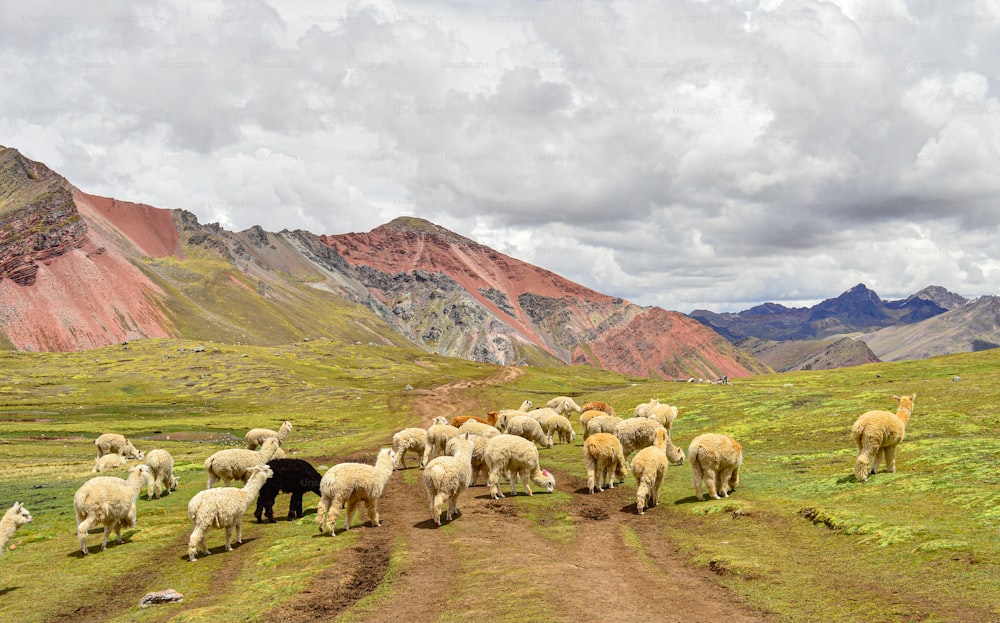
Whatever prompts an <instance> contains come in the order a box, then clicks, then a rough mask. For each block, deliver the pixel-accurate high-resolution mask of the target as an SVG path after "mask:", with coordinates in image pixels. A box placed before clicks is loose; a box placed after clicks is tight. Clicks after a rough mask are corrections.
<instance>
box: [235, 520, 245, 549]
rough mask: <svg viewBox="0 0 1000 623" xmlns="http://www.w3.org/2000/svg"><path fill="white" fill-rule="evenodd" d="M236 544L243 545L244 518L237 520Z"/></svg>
mask: <svg viewBox="0 0 1000 623" xmlns="http://www.w3.org/2000/svg"><path fill="white" fill-rule="evenodd" d="M236 542H237V543H239V544H240V545H243V516H242V515H240V516H239V517H237V518H236Z"/></svg>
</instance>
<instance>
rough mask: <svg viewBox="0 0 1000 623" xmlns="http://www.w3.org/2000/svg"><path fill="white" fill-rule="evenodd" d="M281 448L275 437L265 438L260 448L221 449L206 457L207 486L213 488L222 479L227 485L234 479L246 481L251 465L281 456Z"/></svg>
mask: <svg viewBox="0 0 1000 623" xmlns="http://www.w3.org/2000/svg"><path fill="white" fill-rule="evenodd" d="M279 450H281V446H280V442H279V441H278V440H277V439H276V438H274V437H269V438H268V439H265V440H264V443H263V444H262V445H261V447H260V450H247V449H245V448H230V449H228V450H219V451H218V452H216V453H215V454H213V455H212V456H210V457H208V458H207V459H205V471H206V472H208V484H207V485H206V487H205V488H206V489H211V488H212V485H214V484H215V483H217V482H218V481H220V480H221V481H222V483H223V484H224V485H226V486H229V483H230V482H232V481H233V480H239V481H240V482H244V483H245V482H246V481H247V478H248V477H249V474H250V468H251V467H253V466H254V465H263V464H264V463H267V462H268V461H270V460H271V459H275V458H279V457H278V452H279Z"/></svg>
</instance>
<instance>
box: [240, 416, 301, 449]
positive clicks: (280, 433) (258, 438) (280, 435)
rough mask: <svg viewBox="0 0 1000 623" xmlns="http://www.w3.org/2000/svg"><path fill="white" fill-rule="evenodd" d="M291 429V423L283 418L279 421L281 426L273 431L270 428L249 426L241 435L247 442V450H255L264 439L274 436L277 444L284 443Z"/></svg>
mask: <svg viewBox="0 0 1000 623" xmlns="http://www.w3.org/2000/svg"><path fill="white" fill-rule="evenodd" d="M291 430H292V423H291V422H289V421H288V420H285V421H284V422H282V423H281V428H279V429H278V430H276V431H274V430H271V429H270V428H251V429H250V430H248V431H247V434H246V435H244V436H243V440H244V441H246V443H247V450H256V449H257V448H258V447H260V446H261V445H263V443H264V440H265V439H269V438H271V437H275V438H277V440H278V445H281V444H283V443H285V440H286V439H288V433H289V432H291Z"/></svg>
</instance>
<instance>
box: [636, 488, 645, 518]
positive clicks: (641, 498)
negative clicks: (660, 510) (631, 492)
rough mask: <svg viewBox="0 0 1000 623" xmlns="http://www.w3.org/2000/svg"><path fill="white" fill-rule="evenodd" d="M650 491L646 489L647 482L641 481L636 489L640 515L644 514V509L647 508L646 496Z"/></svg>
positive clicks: (637, 506)
mask: <svg viewBox="0 0 1000 623" xmlns="http://www.w3.org/2000/svg"><path fill="white" fill-rule="evenodd" d="M647 495H648V492H647V491H646V483H645V482H640V483H639V486H638V487H636V489H635V510H636V511H638V512H639V514H640V515H644V514H645V512H644V509H645V508H646V496H647Z"/></svg>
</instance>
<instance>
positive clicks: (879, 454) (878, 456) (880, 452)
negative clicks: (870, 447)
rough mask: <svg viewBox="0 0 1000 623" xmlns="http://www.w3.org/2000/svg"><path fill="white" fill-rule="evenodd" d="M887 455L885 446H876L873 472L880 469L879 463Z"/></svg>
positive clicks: (873, 455) (873, 456)
mask: <svg viewBox="0 0 1000 623" xmlns="http://www.w3.org/2000/svg"><path fill="white" fill-rule="evenodd" d="M884 457H885V448H876V449H875V452H873V453H872V469H871V473H873V474H874V473H876V472H877V471H878V466H879V464H881V463H882V459H883V458H884Z"/></svg>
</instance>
